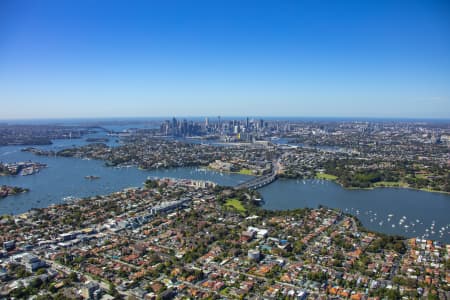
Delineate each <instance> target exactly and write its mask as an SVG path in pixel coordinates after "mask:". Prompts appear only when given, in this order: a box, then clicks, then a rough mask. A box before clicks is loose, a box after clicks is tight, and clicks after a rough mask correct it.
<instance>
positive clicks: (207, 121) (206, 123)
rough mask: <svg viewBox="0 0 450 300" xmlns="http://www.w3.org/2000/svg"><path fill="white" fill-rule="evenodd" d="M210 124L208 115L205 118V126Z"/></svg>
mask: <svg viewBox="0 0 450 300" xmlns="http://www.w3.org/2000/svg"><path fill="white" fill-rule="evenodd" d="M208 126H209V120H208V117H206V118H205V127H206V128H208Z"/></svg>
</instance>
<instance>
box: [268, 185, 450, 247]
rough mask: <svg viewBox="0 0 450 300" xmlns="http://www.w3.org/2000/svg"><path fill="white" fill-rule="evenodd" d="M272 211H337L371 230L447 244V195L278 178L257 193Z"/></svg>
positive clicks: (449, 219)
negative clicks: (365, 188) (344, 186)
mask: <svg viewBox="0 0 450 300" xmlns="http://www.w3.org/2000/svg"><path fill="white" fill-rule="evenodd" d="M259 191H260V192H261V194H262V195H263V198H264V207H265V208H267V209H274V210H285V209H295V208H302V207H310V208H317V207H318V206H319V205H323V206H327V207H330V208H339V209H341V210H342V211H343V212H345V213H350V214H352V215H355V216H357V217H358V219H359V220H360V221H361V222H362V223H363V225H364V226H365V227H366V228H368V229H370V230H374V231H378V232H383V233H387V234H398V235H402V236H406V237H417V236H419V237H424V238H428V239H434V240H439V241H442V242H446V243H450V217H449V216H450V214H449V213H450V195H447V194H441V193H430V192H423V191H416V190H410V189H401V188H377V189H373V190H360V189H351V190H349V189H344V188H342V187H341V186H340V185H338V184H336V183H334V182H331V181H326V180H314V179H311V180H294V179H279V180H277V181H275V182H274V183H272V184H270V185H268V186H265V187H263V188H261V189H260V190H259Z"/></svg>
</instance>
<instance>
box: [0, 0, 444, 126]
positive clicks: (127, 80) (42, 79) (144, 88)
mask: <svg viewBox="0 0 450 300" xmlns="http://www.w3.org/2000/svg"><path fill="white" fill-rule="evenodd" d="M449 3H450V2H449V1H447V0H443V1H437V0H436V1H434V0H427V1H425V0H422V1H416V0H409V1H396V0H390V1H383V0H374V1H371V0H367V1H360V0H359V1H322V0H297V1H262V0H259V1H233V0H226V1H171V0H164V1H150V0H149V1H111V0H109V1H100V0H97V1H87V0H67V1H63V0H54V1H49V0H40V1H32V0H30V1H22V0H17V1H13V0H4V1H0V104H1V109H0V119H11V118H64V117H128V116H130V117H131V116H133V117H146V116H173V115H174V116H202V115H211V116H216V115H233V116H246V115H252V116H318V117H401V118H417V117H423V118H450V4H449Z"/></svg>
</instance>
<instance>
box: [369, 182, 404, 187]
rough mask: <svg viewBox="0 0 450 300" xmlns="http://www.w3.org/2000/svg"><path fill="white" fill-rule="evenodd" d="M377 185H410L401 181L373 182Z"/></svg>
mask: <svg viewBox="0 0 450 300" xmlns="http://www.w3.org/2000/svg"><path fill="white" fill-rule="evenodd" d="M373 185H374V186H376V187H383V186H384V187H408V184H407V183H405V182H401V181H379V182H375V183H374V184H373Z"/></svg>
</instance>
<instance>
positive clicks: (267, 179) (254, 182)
mask: <svg viewBox="0 0 450 300" xmlns="http://www.w3.org/2000/svg"><path fill="white" fill-rule="evenodd" d="M280 168H281V167H280V162H279V160H274V161H273V162H272V171H271V172H270V174H267V175H263V176H258V177H255V178H253V179H251V180H249V181H247V182H244V183H241V184H239V185H237V186H236V189H250V190H256V189H259V188H262V187H263V186H266V185H268V184H271V183H272V182H274V181H275V180H276V179H277V177H278V174H279V172H280Z"/></svg>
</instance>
